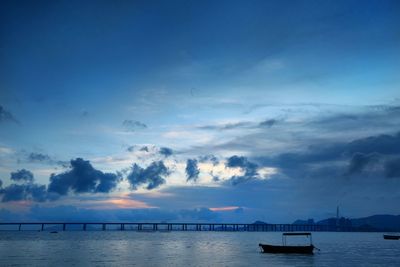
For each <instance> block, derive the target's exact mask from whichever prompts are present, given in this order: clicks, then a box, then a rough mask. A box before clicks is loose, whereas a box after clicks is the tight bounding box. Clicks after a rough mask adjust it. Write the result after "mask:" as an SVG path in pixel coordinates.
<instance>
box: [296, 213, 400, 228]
mask: <svg viewBox="0 0 400 267" xmlns="http://www.w3.org/2000/svg"><path fill="white" fill-rule="evenodd" d="M293 224H300V225H314V224H317V225H333V226H337V227H339V229H340V228H341V227H342V228H353V230H356V231H388V232H397V231H400V215H372V216H368V217H363V218H356V219H349V218H344V217H341V218H339V219H336V218H328V219H324V220H321V221H318V222H314V220H313V219H308V220H296V221H294V222H293Z"/></svg>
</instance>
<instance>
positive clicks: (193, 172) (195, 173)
mask: <svg viewBox="0 0 400 267" xmlns="http://www.w3.org/2000/svg"><path fill="white" fill-rule="evenodd" d="M185 171H186V176H187V181H194V182H196V181H197V179H198V178H199V174H200V169H199V168H198V166H197V160H196V159H188V160H187V162H186V169H185Z"/></svg>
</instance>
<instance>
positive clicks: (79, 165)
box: [48, 158, 120, 195]
mask: <svg viewBox="0 0 400 267" xmlns="http://www.w3.org/2000/svg"><path fill="white" fill-rule="evenodd" d="M119 181H120V177H119V176H118V175H116V174H114V173H103V172H102V171H99V170H96V169H95V168H93V166H92V165H91V164H90V162H89V161H87V160H83V159H81V158H77V159H75V160H71V169H70V170H68V171H66V172H64V173H60V174H52V175H51V176H50V183H49V188H48V191H49V192H54V193H58V194H60V195H66V194H68V192H69V191H72V192H74V193H88V192H90V193H108V192H110V191H112V190H113V189H115V187H116V186H117V184H118V182H119Z"/></svg>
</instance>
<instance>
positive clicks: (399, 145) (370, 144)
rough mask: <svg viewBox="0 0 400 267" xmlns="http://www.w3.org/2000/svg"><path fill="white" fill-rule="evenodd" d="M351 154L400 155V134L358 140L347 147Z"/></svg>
mask: <svg viewBox="0 0 400 267" xmlns="http://www.w3.org/2000/svg"><path fill="white" fill-rule="evenodd" d="M347 151H348V152H350V153H355V152H360V153H374V152H376V153H380V154H391V155H393V154H400V132H399V133H397V134H394V135H388V134H382V135H377V136H370V137H367V138H362V139H357V140H354V141H352V142H350V143H349V144H348V145H347Z"/></svg>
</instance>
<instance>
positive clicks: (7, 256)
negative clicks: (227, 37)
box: [0, 231, 400, 267]
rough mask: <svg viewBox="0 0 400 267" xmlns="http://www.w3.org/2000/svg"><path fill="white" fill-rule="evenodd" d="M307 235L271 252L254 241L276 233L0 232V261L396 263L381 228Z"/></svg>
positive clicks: (399, 262)
mask: <svg viewBox="0 0 400 267" xmlns="http://www.w3.org/2000/svg"><path fill="white" fill-rule="evenodd" d="M291 240H293V241H292V244H300V243H302V242H303V241H304V242H305V241H306V239H305V238H303V239H301V238H294V239H291ZM313 241H314V242H313V243H314V245H315V246H316V247H318V248H320V249H321V251H320V252H317V253H316V254H315V255H312V256H311V255H274V254H263V253H260V250H259V248H258V243H260V242H264V243H275V244H280V243H281V233H271V232H266V233H260V232H236V233H235V232H168V233H160V232H155V233H138V232H129V231H125V232H122V231H106V232H101V231H99V232H96V231H88V232H80V231H76V232H73V231H69V232H68V231H67V232H59V233H57V234H51V233H49V232H28V231H27V232H0V266H19V265H21V266H27V265H29V266H385V267H388V266H400V241H389V240H384V239H383V238H382V234H381V233H313ZM288 243H289V242H288Z"/></svg>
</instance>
